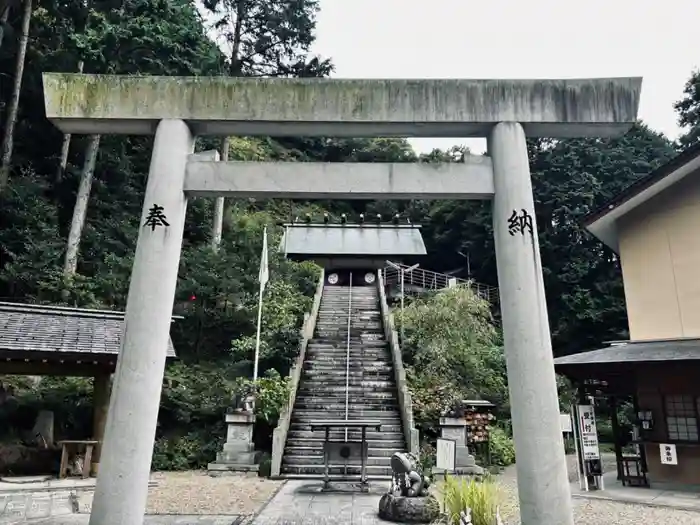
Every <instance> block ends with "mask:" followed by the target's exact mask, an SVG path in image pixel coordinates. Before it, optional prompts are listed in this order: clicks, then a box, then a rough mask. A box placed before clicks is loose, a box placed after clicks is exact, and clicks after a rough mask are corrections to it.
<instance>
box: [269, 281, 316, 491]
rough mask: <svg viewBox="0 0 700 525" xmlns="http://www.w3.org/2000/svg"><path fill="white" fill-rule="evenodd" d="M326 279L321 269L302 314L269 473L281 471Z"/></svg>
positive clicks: (276, 473)
mask: <svg viewBox="0 0 700 525" xmlns="http://www.w3.org/2000/svg"><path fill="white" fill-rule="evenodd" d="M325 280H326V273H325V271H324V270H323V269H321V276H320V277H319V279H318V284H317V285H316V294H315V295H314V302H313V306H312V307H311V312H307V313H305V314H304V323H303V324H302V327H301V331H300V336H301V340H300V341H299V354H298V355H297V357H296V360H295V361H294V365H292V369H291V370H290V371H289V380H290V381H289V396H288V398H287V405H286V406H285V407H283V408H282V410H281V411H280V418H279V421H278V422H277V427H275V429H274V431H273V432H272V458H271V465H270V475H271V476H272V477H279V475H280V474H281V471H282V455H283V454H284V446H285V444H286V443H287V434H288V433H289V424H290V422H291V419H292V411H293V410H294V401H296V397H297V390H298V388H299V381H300V380H301V374H302V371H303V370H304V359H305V358H306V348H307V346H308V344H309V339H311V338H312V337H313V335H314V330H315V328H316V319H317V318H318V311H319V308H320V307H321V296H322V295H323V285H324V283H325Z"/></svg>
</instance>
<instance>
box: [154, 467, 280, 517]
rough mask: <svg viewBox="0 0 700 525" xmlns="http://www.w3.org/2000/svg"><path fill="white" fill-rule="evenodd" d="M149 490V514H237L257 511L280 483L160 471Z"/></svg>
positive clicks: (253, 477) (252, 477)
mask: <svg viewBox="0 0 700 525" xmlns="http://www.w3.org/2000/svg"><path fill="white" fill-rule="evenodd" d="M151 479H152V480H154V481H157V482H158V486H157V487H153V488H151V489H149V491H148V507H147V510H146V512H148V513H149V514H238V515H241V514H243V515H248V514H253V513H255V512H257V511H258V510H259V509H260V508H261V507H262V505H264V504H265V502H267V500H268V499H270V497H271V496H272V495H273V494H274V493H275V491H276V490H277V488H278V487H279V486H280V485H281V484H282V482H281V481H273V480H269V479H264V478H259V477H257V476H245V475H230V476H221V477H215V478H214V477H211V476H209V475H207V473H206V472H203V471H189V472H159V473H155V474H153V475H152V476H151Z"/></svg>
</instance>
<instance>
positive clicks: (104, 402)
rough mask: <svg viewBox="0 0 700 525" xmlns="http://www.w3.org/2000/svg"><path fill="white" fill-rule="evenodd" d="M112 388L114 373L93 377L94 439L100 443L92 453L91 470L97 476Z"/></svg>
mask: <svg viewBox="0 0 700 525" xmlns="http://www.w3.org/2000/svg"><path fill="white" fill-rule="evenodd" d="M111 389H112V375H111V374H98V375H96V376H95V377H94V379H93V392H92V406H93V426H92V434H93V439H95V440H96V441H98V442H99V443H98V444H97V445H96V446H95V450H94V451H93V454H92V468H91V472H92V474H93V475H94V476H97V472H98V470H99V468H100V456H101V455H102V441H103V439H104V435H105V426H106V424H107V412H108V411H109V395H110V391H111Z"/></svg>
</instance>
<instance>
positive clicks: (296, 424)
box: [289, 414, 403, 439]
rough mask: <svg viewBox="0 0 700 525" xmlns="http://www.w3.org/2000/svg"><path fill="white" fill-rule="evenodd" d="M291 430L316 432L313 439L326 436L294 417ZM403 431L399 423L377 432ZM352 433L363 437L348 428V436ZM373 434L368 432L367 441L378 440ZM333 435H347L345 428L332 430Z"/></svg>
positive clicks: (290, 425)
mask: <svg viewBox="0 0 700 525" xmlns="http://www.w3.org/2000/svg"><path fill="white" fill-rule="evenodd" d="M319 415H320V416H321V417H319V419H325V417H323V414H319ZM289 429H290V431H292V430H297V431H307V432H314V433H316V434H317V435H315V436H313V437H323V436H324V435H325V431H323V430H318V431H316V430H311V425H310V424H309V422H308V421H295V420H294V417H292V421H291V422H290V424H289ZM402 429H403V427H402V425H401V424H399V423H396V424H386V425H385V424H382V426H381V430H380V431H379V432H376V434H386V433H389V432H395V433H401V431H402ZM350 433H353V435H356V436H357V439H360V436H361V435H362V434H361V431H360V430H358V429H356V428H355V429H352V428H348V434H350ZM371 434H372V432H370V431H369V430H368V431H367V436H368V437H367V439H369V438H370V437H375V438H376V436H371ZM331 435H335V436H343V435H345V429H344V428H343V427H340V428H339V429H338V430H331ZM333 439H335V438H333ZM353 439H354V438H353Z"/></svg>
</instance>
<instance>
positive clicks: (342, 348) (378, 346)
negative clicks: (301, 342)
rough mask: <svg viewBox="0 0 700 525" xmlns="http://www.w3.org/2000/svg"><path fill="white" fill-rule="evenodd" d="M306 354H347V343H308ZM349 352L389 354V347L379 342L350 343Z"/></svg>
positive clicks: (316, 341)
mask: <svg viewBox="0 0 700 525" xmlns="http://www.w3.org/2000/svg"><path fill="white" fill-rule="evenodd" d="M306 350H307V352H313V353H314V354H318V353H323V352H326V351H327V352H329V353H331V354H335V353H338V352H347V351H348V343H347V341H332V342H331V341H318V340H315V341H313V342H311V341H309V343H308V345H307V346H306ZM350 351H351V352H353V351H354V352H375V353H378V354H381V353H385V354H390V353H391V352H390V350H389V345H388V344H387V343H386V342H385V341H380V340H376V339H375V340H371V339H370V340H366V341H350Z"/></svg>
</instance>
